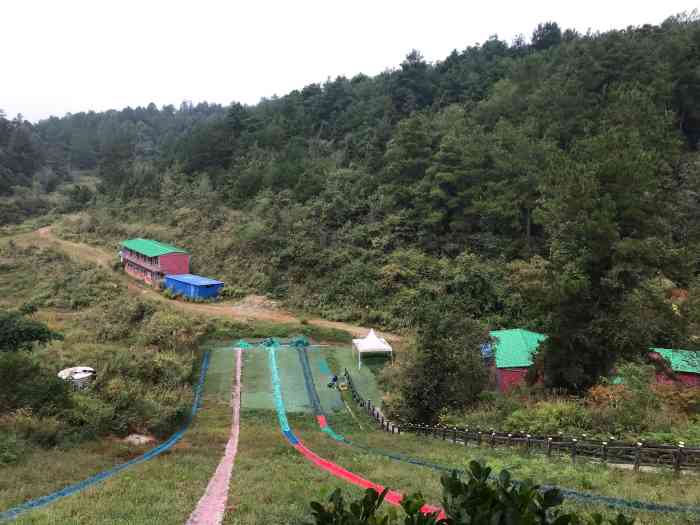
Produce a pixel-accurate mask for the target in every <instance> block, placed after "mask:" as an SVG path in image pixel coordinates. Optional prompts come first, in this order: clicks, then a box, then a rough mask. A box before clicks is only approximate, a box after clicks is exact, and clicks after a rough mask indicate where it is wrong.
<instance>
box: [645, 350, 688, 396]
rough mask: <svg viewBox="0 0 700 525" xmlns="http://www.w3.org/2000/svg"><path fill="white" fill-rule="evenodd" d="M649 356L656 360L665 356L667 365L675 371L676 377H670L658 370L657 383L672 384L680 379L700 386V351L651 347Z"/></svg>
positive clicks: (684, 382)
mask: <svg viewBox="0 0 700 525" xmlns="http://www.w3.org/2000/svg"><path fill="white" fill-rule="evenodd" d="M649 357H650V358H651V359H652V360H655V361H656V360H659V359H662V358H663V360H664V361H666V365H667V366H668V367H669V368H670V369H671V370H672V371H673V376H674V377H669V375H668V374H665V373H664V372H662V371H659V372H657V374H656V382H657V383H662V384H672V383H676V382H678V381H680V382H681V383H683V384H684V385H687V386H696V387H700V352H694V351H692V350H676V349H673V348H651V349H650V352H649Z"/></svg>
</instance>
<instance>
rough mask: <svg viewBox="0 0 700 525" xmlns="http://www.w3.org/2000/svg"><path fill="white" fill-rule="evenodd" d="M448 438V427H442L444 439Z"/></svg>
mask: <svg viewBox="0 0 700 525" xmlns="http://www.w3.org/2000/svg"><path fill="white" fill-rule="evenodd" d="M445 439H447V427H442V440H443V441H445Z"/></svg>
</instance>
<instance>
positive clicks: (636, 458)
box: [634, 442, 642, 472]
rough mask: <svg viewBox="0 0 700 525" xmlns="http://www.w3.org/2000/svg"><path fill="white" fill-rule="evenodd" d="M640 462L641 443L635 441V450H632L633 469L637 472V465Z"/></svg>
mask: <svg viewBox="0 0 700 525" xmlns="http://www.w3.org/2000/svg"><path fill="white" fill-rule="evenodd" d="M641 463H642V444H641V443H640V442H637V450H635V451H634V471H635V472H639V465H641Z"/></svg>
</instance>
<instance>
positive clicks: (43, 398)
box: [0, 353, 71, 415]
mask: <svg viewBox="0 0 700 525" xmlns="http://www.w3.org/2000/svg"><path fill="white" fill-rule="evenodd" d="M0 385H2V388H0V413H3V412H11V411H13V410H17V409H18V408H30V409H31V410H33V411H34V412H35V413H37V414H39V415H53V414H56V413H58V412H59V411H60V410H62V409H64V408H68V407H69V406H70V403H71V400H70V393H69V386H68V384H67V383H66V382H65V381H63V380H61V379H59V378H58V377H56V375H55V374H54V373H51V372H48V371H47V370H44V369H42V368H41V367H40V366H39V365H38V364H37V363H36V362H35V361H34V360H33V359H32V358H31V357H30V356H27V355H25V354H21V353H0Z"/></svg>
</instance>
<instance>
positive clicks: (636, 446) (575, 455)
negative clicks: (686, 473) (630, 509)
mask: <svg viewBox="0 0 700 525" xmlns="http://www.w3.org/2000/svg"><path fill="white" fill-rule="evenodd" d="M344 376H345V379H346V381H347V384H348V388H349V391H350V394H351V395H352V398H353V399H354V400H355V402H356V403H357V404H358V405H359V406H360V407H362V408H363V409H365V410H366V411H367V414H368V415H369V416H370V417H372V418H373V419H374V420H375V421H376V422H377V423H378V424H379V426H380V427H381V429H382V430H384V431H385V432H389V433H391V434H402V433H406V432H409V433H412V434H416V435H418V436H426V437H430V438H434V439H441V440H442V441H449V442H451V443H453V444H455V445H461V446H472V445H473V446H488V447H497V446H508V447H513V448H517V449H519V450H521V451H523V452H525V453H541V454H544V455H546V456H548V457H551V456H568V457H570V458H571V460H572V461H573V462H576V461H577V460H578V459H579V458H587V459H592V460H596V461H600V462H603V463H617V464H627V465H632V466H633V469H634V470H639V469H640V467H641V466H663V467H671V468H673V469H674V470H675V471H676V472H680V471H681V470H683V469H698V468H700V447H695V446H686V445H685V443H683V442H679V443H678V444H677V445H664V444H658V443H645V442H643V441H639V442H637V443H624V442H618V441H617V440H615V439H614V438H611V439H610V440H608V441H596V440H590V439H587V438H586V437H585V436H582V438H581V439H578V438H574V437H566V436H564V435H563V434H562V433H561V432H560V433H558V434H557V435H553V436H540V435H532V434H528V433H525V432H501V431H496V430H494V429H489V430H484V429H479V428H466V427H456V426H452V427H448V426H443V425H435V426H430V425H415V424H408V423H394V422H392V421H389V420H388V419H387V418H385V417H384V414H383V413H382V411H381V410H379V409H378V408H377V407H376V406H374V405H373V404H372V401H371V400H369V399H364V398H363V397H362V395H361V394H360V392H358V391H357V389H356V388H355V384H354V383H353V380H352V376H351V375H350V373H349V372H348V370H347V368H346V369H345V372H344Z"/></svg>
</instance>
